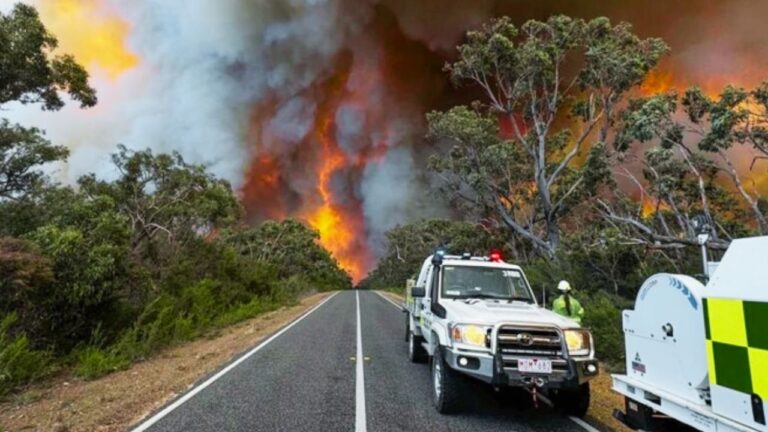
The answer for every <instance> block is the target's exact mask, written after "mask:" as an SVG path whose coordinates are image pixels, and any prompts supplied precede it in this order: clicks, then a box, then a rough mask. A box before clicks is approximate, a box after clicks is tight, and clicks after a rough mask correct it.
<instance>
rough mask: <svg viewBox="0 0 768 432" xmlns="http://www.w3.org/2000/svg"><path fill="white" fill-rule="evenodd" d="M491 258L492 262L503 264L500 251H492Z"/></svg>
mask: <svg viewBox="0 0 768 432" xmlns="http://www.w3.org/2000/svg"><path fill="white" fill-rule="evenodd" d="M489 257H490V258H491V261H492V262H501V261H502V259H501V251H500V250H498V249H494V250H492V251H491V253H490V255H489Z"/></svg>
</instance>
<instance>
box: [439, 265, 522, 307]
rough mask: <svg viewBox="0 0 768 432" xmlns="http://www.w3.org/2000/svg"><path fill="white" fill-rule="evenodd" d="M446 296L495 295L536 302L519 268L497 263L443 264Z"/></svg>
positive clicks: (443, 292)
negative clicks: (480, 264) (495, 264)
mask: <svg viewBox="0 0 768 432" xmlns="http://www.w3.org/2000/svg"><path fill="white" fill-rule="evenodd" d="M441 294H442V297H443V298H491V299H499V300H519V301H524V302H529V303H532V302H533V298H532V296H531V290H530V289H528V285H527V284H526V282H525V279H523V275H522V273H520V271H518V270H512V269H502V268H496V267H468V266H467V267H462V266H447V265H446V266H443V284H442V291H441Z"/></svg>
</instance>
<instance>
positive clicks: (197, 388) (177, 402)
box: [130, 291, 341, 432]
mask: <svg viewBox="0 0 768 432" xmlns="http://www.w3.org/2000/svg"><path fill="white" fill-rule="evenodd" d="M340 292H341V291H337V292H335V293H334V294H332V295H330V296H329V297H327V298H326V299H325V300H323V301H321V302H320V303H318V304H316V305H315V306H313V307H312V309H310V310H308V311H307V312H305V313H304V314H302V315H300V316H299V317H298V318H296V319H294V320H293V321H291V322H290V323H288V324H287V325H286V326H285V327H283V328H282V329H280V330H278V332H277V333H275V334H273V335H272V336H270V337H269V338H267V339H266V340H264V341H263V342H261V343H259V344H258V345H257V346H256V347H255V348H253V349H251V350H250V351H248V352H246V353H245V354H243V355H241V356H240V357H239V358H237V360H235V361H233V362H232V363H230V364H229V365H227V366H226V367H225V368H224V369H222V370H220V371H218V372H217V373H216V374H215V375H213V376H212V377H210V378H208V379H207V380H205V381H203V383H202V384H199V385H197V386H195V387H194V388H192V389H191V390H189V391H188V392H186V393H184V394H183V395H182V396H181V397H179V398H178V399H176V400H175V401H174V402H173V403H171V404H170V405H168V406H166V407H165V408H163V409H162V410H161V411H160V412H158V413H156V414H155V415H153V416H152V417H150V418H149V419H147V420H145V421H144V422H142V423H141V424H139V425H138V426H136V427H135V428H133V429H130V431H131V432H144V431H146V430H147V429H149V428H150V427H152V426H153V425H154V424H155V423H157V422H158V421H160V420H162V419H163V417H165V416H166V415H168V414H170V413H171V412H172V411H173V410H175V409H176V408H178V407H180V406H181V405H182V404H184V402H186V401H188V400H190V399H192V397H194V396H195V395H196V394H198V393H200V392H201V391H203V390H205V388H206V387H208V386H209V385H211V384H213V383H214V382H215V381H216V380H218V379H219V378H221V377H222V376H224V375H225V374H227V373H228V372H229V371H231V370H232V369H234V368H235V367H237V366H238V365H239V364H240V363H242V362H244V361H245V360H247V359H248V358H249V357H251V356H252V355H254V354H256V353H257V352H258V351H259V350H261V349H262V348H264V347H265V346H267V344H269V343H270V342H272V341H273V340H275V339H277V338H278V337H279V336H280V335H282V334H283V333H285V332H286V331H288V330H289V329H290V328H291V327H293V326H295V325H296V324H298V323H299V322H300V321H302V320H303V319H304V318H306V317H308V316H309V315H310V314H311V313H312V312H314V311H316V310H317V309H319V308H320V306H322V305H324V304H326V303H327V302H328V301H329V300H331V299H332V298H334V297H336V295H338V294H339V293H340Z"/></svg>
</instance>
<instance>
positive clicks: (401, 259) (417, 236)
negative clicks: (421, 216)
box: [360, 219, 506, 289]
mask: <svg viewBox="0 0 768 432" xmlns="http://www.w3.org/2000/svg"><path fill="white" fill-rule="evenodd" d="M505 244H506V242H505V241H504V240H503V238H502V237H501V236H500V233H498V232H496V231H494V230H484V229H483V228H482V227H480V226H478V225H475V224H472V223H469V222H461V221H450V220H441V219H431V220H430V219H425V220H421V221H418V222H414V223H411V224H407V225H402V226H399V227H397V228H394V229H392V230H390V231H389V232H387V253H386V255H384V256H383V257H382V258H381V259H380V260H379V265H378V267H377V268H376V269H375V270H374V271H373V272H371V274H370V275H369V276H368V277H367V278H366V279H365V280H364V281H362V282H361V284H360V285H361V286H363V287H366V288H372V289H391V288H392V287H404V286H405V281H406V280H407V279H408V278H411V277H415V276H416V275H417V273H418V272H419V270H420V269H421V265H422V263H423V262H424V259H425V258H426V257H427V256H429V255H431V254H432V253H434V251H435V250H436V249H437V248H438V247H443V248H444V249H445V250H446V251H448V253H455V254H461V253H464V252H469V253H471V254H473V255H487V254H488V251H490V250H491V249H494V248H499V247H503V246H504V245H505Z"/></svg>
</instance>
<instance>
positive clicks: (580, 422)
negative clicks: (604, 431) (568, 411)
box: [568, 416, 600, 432]
mask: <svg viewBox="0 0 768 432" xmlns="http://www.w3.org/2000/svg"><path fill="white" fill-rule="evenodd" d="M568 418H569V419H571V421H573V422H574V423H576V424H577V425H579V426H581V427H582V428H584V430H586V431H589V432H600V431H599V430H598V429H597V428H596V427H594V426H592V425H591V424H589V423H587V422H586V421H584V420H582V419H580V418H578V417H574V416H570V417H568Z"/></svg>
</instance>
